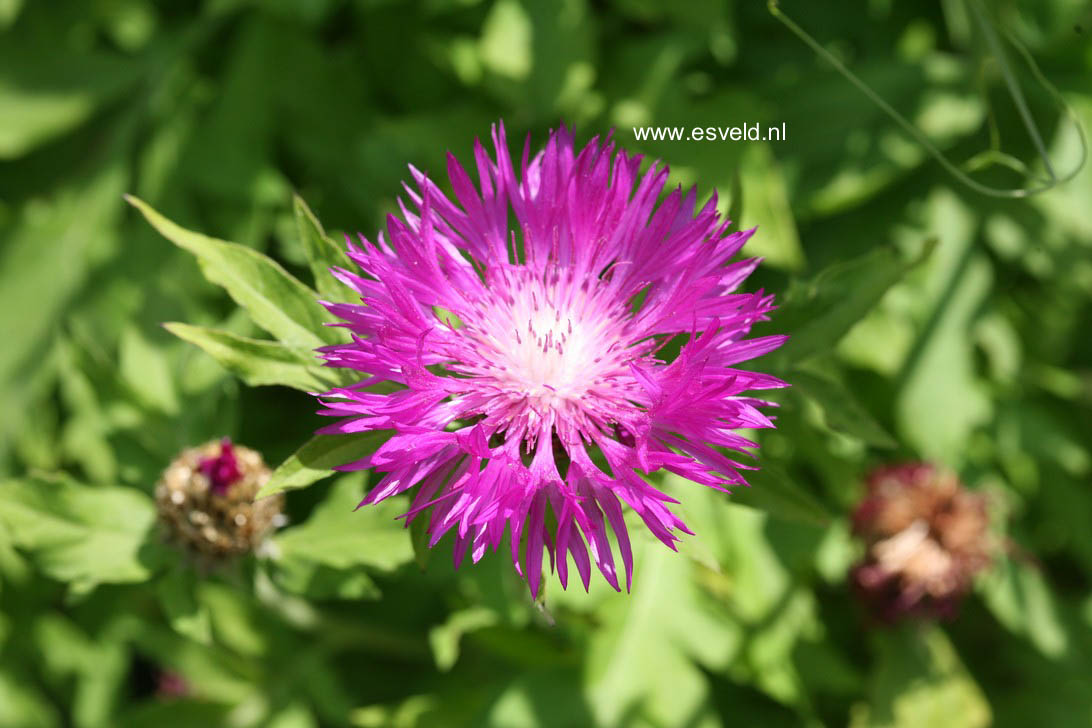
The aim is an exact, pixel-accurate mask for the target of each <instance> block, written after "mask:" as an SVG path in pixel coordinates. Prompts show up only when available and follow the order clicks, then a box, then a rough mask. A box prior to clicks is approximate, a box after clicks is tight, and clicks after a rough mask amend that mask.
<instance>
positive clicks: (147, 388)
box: [118, 326, 178, 415]
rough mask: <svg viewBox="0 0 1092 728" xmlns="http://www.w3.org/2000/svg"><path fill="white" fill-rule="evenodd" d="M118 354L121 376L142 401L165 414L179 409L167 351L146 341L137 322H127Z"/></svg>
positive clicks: (175, 412)
mask: <svg viewBox="0 0 1092 728" xmlns="http://www.w3.org/2000/svg"><path fill="white" fill-rule="evenodd" d="M119 358H120V361H119V364H118V366H119V369H120V372H119V373H120V375H121V378H122V379H123V380H124V381H125V383H126V384H128V385H129V387H130V388H131V389H132V390H133V392H134V393H136V395H137V396H138V397H139V398H140V400H141V402H143V403H144V404H146V405H148V406H149V407H152V408H154V409H157V410H159V411H160V412H163V413H165V414H168V415H173V414H177V413H178V395H177V393H176V392H175V388H174V380H173V378H172V375H171V369H170V364H169V363H168V360H167V357H166V354H165V353H164V351H163V350H162V349H161V348H159V347H156V346H153V345H152V344H151V343H149V342H148V340H147V339H145V338H144V336H142V335H141V333H140V330H139V329H138V328H137V327H136V326H128V327H126V329H125V331H124V332H123V333H122V335H121V349H120V352H119Z"/></svg>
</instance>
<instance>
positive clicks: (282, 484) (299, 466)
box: [254, 432, 390, 498]
mask: <svg viewBox="0 0 1092 728" xmlns="http://www.w3.org/2000/svg"><path fill="white" fill-rule="evenodd" d="M389 436H390V435H389V433H385V432H383V433H380V432H359V433H353V434H349V435H315V436H314V437H312V438H311V439H310V440H308V441H307V442H306V443H304V445H303V446H302V447H301V448H300V449H299V450H297V451H296V452H294V453H292V455H291V456H289V458H288V459H287V460H285V461H284V462H283V463H281V464H280V466H278V467H277V469H276V470H274V471H273V475H272V476H271V477H270V478H269V482H268V483H266V484H265V486H264V487H262V489H261V490H260V491H258V494H257V495H256V496H254V497H255V498H264V497H265V496H267V495H273V494H274V493H279V492H280V491H282V490H296V489H298V488H306V487H307V486H309V485H311V484H312V483H317V482H318V481H320V480H322V479H323V478H326V477H329V476H330V475H333V474H334V467H336V466H338V465H346V464H348V463H351V462H353V461H354V460H360V459H361V458H363V457H364V456H366V455H369V454H370V453H372V452H375V450H376V448H378V447H379V446H380V445H381V444H382V443H383V441H384V440H386V439H387V438H388V437H389Z"/></svg>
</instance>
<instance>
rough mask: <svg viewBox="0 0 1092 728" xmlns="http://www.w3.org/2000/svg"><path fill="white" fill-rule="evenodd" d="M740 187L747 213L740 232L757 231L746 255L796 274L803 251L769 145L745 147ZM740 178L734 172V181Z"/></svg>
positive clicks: (782, 182) (802, 260)
mask: <svg viewBox="0 0 1092 728" xmlns="http://www.w3.org/2000/svg"><path fill="white" fill-rule="evenodd" d="M742 167H743V172H742V178H743V186H744V190H745V193H742V192H741V194H740V198H741V199H742V197H743V196H744V194H745V195H746V198H747V209H746V210H743V211H741V212H742V216H741V217H740V218H739V220H738V221H737V224H738V225H739V227H740V229H744V230H746V229H749V228H752V227H757V228H758V232H756V233H755V235H754V237H752V238H751V239H750V240H749V241H748V242H747V248H746V253H747V255H749V256H750V255H753V256H759V257H761V258H762V259H763V262H764V264H765V265H769V266H772V267H774V268H783V269H785V270H790V271H798V270H800V269H802V268H803V267H804V249H803V247H801V245H800V235H799V233H798V232H797V230H796V222H795V221H794V218H793V211H792V206H791V205H790V204H789V191H788V184H787V183H786V181H785V176H784V175H783V174H782V172H781V167H780V165H779V164H778V163H777V160H776V159H775V158H774V155H773V152H772V151H771V150H770V145H769V144H748V145H747V148H746V150H745V151H744V153H743V163H742ZM738 176H740V175H739V173H738V172H737V177H738ZM734 195H735V193H734V192H733V205H734V204H735V196H734Z"/></svg>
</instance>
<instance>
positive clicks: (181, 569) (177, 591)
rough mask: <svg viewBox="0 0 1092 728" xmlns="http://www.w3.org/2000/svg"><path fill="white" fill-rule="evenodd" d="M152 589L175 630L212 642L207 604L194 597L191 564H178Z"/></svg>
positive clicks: (192, 637)
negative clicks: (154, 589)
mask: <svg viewBox="0 0 1092 728" xmlns="http://www.w3.org/2000/svg"><path fill="white" fill-rule="evenodd" d="M156 587H157V588H156V593H157V595H158V596H159V603H160V605H161V606H162V607H163V613H164V614H165V615H166V616H167V621H168V622H170V625H171V627H173V628H174V630H175V631H176V632H178V633H179V634H180V635H182V636H184V637H188V638H189V639H191V640H194V641H195V642H199V643H201V644H203V645H207V644H209V643H211V642H212V619H211V616H210V615H209V610H208V607H206V606H205V605H204V604H202V603H201V602H200V601H198V599H197V578H196V575H195V574H194V571H193V569H192V568H190V567H189V566H188V565H185V564H178V565H176V566H175V567H174V568H173V569H171V570H170V571H168V572H167V573H166V574H164V575H163V576H162V577H160V579H159V582H158V583H157V584H156Z"/></svg>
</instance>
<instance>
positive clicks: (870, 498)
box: [851, 463, 995, 621]
mask: <svg viewBox="0 0 1092 728" xmlns="http://www.w3.org/2000/svg"><path fill="white" fill-rule="evenodd" d="M853 530H854V532H855V533H856V535H857V536H859V537H860V538H861V539H862V540H863V541H864V542H865V545H866V547H867V552H866V555H865V558H864V560H863V561H862V562H861V563H860V564H858V565H857V567H856V568H854V570H853V573H852V575H851V578H852V580H853V582H854V584H855V586H856V587H857V590H858V592H859V593H860V594H861V596H862V597H863V599H864V601H865V603H866V604H867V605H868V606H869V607H870V608H871V609H872V610H873V611H874V612H875V613H876V614H877V616H879V617H880V618H881V619H884V620H885V621H894V620H897V619H899V618H901V617H907V616H918V617H930V618H946V617H951V616H954V614H955V612H956V609H957V608H958V606H959V602H960V601H961V600H962V598H963V597H964V595H965V594H966V593H967V592H968V591H969V590H970V588H971V585H972V582H973V579H974V576H975V574H977V573H978V572H979V571H981V570H982V569H984V568H986V567H987V566H988V565H989V563H990V560H991V558H992V554H993V552H994V550H995V549H994V544H993V541H992V539H991V538H990V534H989V513H988V509H987V503H986V499H985V498H984V497H983V496H982V495H980V494H977V493H973V492H971V491H968V490H966V489H965V488H963V486H962V485H961V484H960V482H959V480H958V478H957V477H956V476H955V475H954V474H953V473H951V472H948V471H945V470H941V469H938V468H936V467H935V466H933V465H931V464H928V463H918V464H910V465H900V466H895V467H888V468H881V469H879V470H876V471H875V472H873V473H872V475H871V476H870V477H869V479H868V494H867V495H866V496H865V498H864V500H863V501H862V502H861V503H860V505H859V506H858V507H857V510H856V511H855V512H854V514H853Z"/></svg>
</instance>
